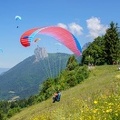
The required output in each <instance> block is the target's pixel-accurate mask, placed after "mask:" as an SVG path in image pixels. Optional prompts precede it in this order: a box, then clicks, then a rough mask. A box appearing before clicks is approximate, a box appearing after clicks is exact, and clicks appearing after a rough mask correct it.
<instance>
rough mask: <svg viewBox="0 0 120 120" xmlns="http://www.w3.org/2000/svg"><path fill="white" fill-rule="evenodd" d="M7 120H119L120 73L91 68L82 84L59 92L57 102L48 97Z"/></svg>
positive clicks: (113, 67) (114, 70) (103, 68)
mask: <svg viewBox="0 0 120 120" xmlns="http://www.w3.org/2000/svg"><path fill="white" fill-rule="evenodd" d="M10 120H120V71H118V70H117V66H107V65H106V66H99V67H95V68H94V69H92V70H91V73H90V77H89V78H88V79H86V80H85V81H84V82H82V83H81V84H79V85H77V86H75V87H73V88H70V89H68V90H66V91H62V96H61V101H60V102H57V103H52V99H51V98H50V99H48V100H47V101H44V102H42V103H39V104H36V105H34V106H31V107H29V108H26V109H25V110H23V111H21V113H19V114H17V115H15V116H14V117H12V118H11V119H10Z"/></svg>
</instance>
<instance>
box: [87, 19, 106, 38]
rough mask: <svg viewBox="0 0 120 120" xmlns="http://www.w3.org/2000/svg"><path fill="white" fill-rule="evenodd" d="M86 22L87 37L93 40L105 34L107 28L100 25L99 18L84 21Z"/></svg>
mask: <svg viewBox="0 0 120 120" xmlns="http://www.w3.org/2000/svg"><path fill="white" fill-rule="evenodd" d="M86 22H87V28H88V30H89V35H88V36H89V37H91V38H93V39H94V38H96V37H98V36H100V35H103V34H105V31H106V29H107V26H105V25H103V24H101V21H100V19H99V18H97V17H92V18H90V19H88V20H86Z"/></svg>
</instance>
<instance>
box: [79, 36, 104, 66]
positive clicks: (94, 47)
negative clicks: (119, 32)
mask: <svg viewBox="0 0 120 120" xmlns="http://www.w3.org/2000/svg"><path fill="white" fill-rule="evenodd" d="M103 38H104V36H102V37H100V36H98V37H97V38H95V39H94V41H93V42H92V43H91V44H90V45H89V46H88V48H87V49H86V50H84V51H83V56H82V60H81V62H82V64H94V65H101V64H103V63H104V57H103V56H104V53H103V51H104V41H103V40H104V39H103Z"/></svg>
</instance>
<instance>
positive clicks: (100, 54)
mask: <svg viewBox="0 0 120 120" xmlns="http://www.w3.org/2000/svg"><path fill="white" fill-rule="evenodd" d="M81 62H82V64H94V65H104V64H108V65H112V64H119V63H120V31H119V27H118V24H117V23H114V22H111V23H110V26H109V28H108V29H107V30H106V33H105V35H103V36H98V37H97V38H95V39H94V41H93V42H92V43H91V44H90V45H89V46H88V48H87V49H86V50H84V51H83V54H82V61H81Z"/></svg>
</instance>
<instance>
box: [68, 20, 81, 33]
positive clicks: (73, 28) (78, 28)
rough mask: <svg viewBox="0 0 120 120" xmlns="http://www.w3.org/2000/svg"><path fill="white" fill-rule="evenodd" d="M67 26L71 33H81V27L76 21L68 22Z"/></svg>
mask: <svg viewBox="0 0 120 120" xmlns="http://www.w3.org/2000/svg"><path fill="white" fill-rule="evenodd" d="M68 27H69V29H70V31H71V32H72V33H73V34H76V35H81V34H82V30H83V28H82V27H81V26H80V25H78V24H77V23H74V22H73V23H70V24H69V25H68Z"/></svg>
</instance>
